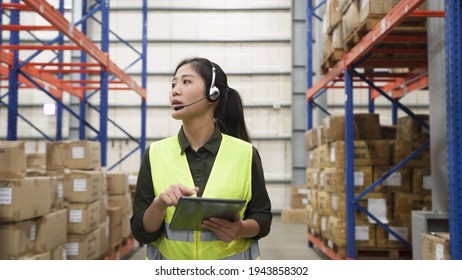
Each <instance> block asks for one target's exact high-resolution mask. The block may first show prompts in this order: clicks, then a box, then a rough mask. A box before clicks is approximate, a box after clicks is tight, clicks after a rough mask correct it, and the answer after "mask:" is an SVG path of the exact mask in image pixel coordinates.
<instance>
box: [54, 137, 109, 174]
mask: <svg viewBox="0 0 462 280" xmlns="http://www.w3.org/2000/svg"><path fill="white" fill-rule="evenodd" d="M46 163H47V164H46V165H47V169H48V170H62V169H64V168H70V169H82V170H93V169H100V168H101V148H100V143H99V142H96V141H66V142H49V143H47V145H46Z"/></svg>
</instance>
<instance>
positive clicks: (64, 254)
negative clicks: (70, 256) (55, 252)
mask: <svg viewBox="0 0 462 280" xmlns="http://www.w3.org/2000/svg"><path fill="white" fill-rule="evenodd" d="M66 253H67V252H66V251H64V250H62V252H61V258H62V260H67V254H66Z"/></svg>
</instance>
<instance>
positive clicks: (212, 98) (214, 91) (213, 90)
mask: <svg viewBox="0 0 462 280" xmlns="http://www.w3.org/2000/svg"><path fill="white" fill-rule="evenodd" d="M210 64H211V65H212V82H211V83H210V89H209V92H208V93H207V92H206V93H205V97H206V98H207V100H208V101H209V102H211V103H213V102H217V101H218V98H219V97H220V90H219V89H218V88H217V87H216V86H215V77H216V74H217V73H216V72H217V71H216V69H215V66H213V63H212V62H210Z"/></svg>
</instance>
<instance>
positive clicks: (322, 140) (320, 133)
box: [316, 124, 327, 147]
mask: <svg viewBox="0 0 462 280" xmlns="http://www.w3.org/2000/svg"><path fill="white" fill-rule="evenodd" d="M316 136H317V137H318V139H317V142H318V147H321V146H322V145H324V144H326V143H327V139H326V127H325V126H324V125H323V124H322V125H320V126H318V128H317V129H316Z"/></svg>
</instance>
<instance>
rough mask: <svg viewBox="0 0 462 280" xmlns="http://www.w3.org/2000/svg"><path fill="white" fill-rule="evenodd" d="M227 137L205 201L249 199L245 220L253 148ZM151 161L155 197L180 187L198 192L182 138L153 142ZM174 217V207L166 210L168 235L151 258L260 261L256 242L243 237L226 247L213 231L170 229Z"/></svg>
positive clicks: (154, 248)
mask: <svg viewBox="0 0 462 280" xmlns="http://www.w3.org/2000/svg"><path fill="white" fill-rule="evenodd" d="M222 136H223V138H222V142H221V145H220V149H219V150H218V154H217V157H216V159H215V162H214V165H213V167H212V171H211V173H210V176H209V179H208V181H207V185H206V187H205V190H204V193H203V195H202V197H209V198H233V199H244V200H246V203H245V206H244V208H243V209H242V211H241V212H240V217H241V218H243V216H244V212H245V209H246V207H247V204H248V202H249V201H250V199H251V197H252V189H251V174H252V145H251V144H249V143H247V142H244V141H242V140H240V139H237V138H234V137H231V136H228V135H225V134H222ZM149 160H150V163H151V175H152V180H153V185H154V194H155V196H156V197H157V196H159V194H160V193H161V192H163V191H164V190H166V189H167V188H168V187H170V186H171V185H172V184H175V183H181V184H183V185H185V186H188V187H191V188H192V187H194V181H193V178H192V176H191V172H190V169H189V165H188V160H187V158H186V154H185V153H183V154H181V148H180V145H179V143H178V137H177V136H174V137H170V138H167V139H163V140H161V141H157V142H154V143H152V144H151V147H150V149H149ZM174 212H175V207H174V206H171V207H169V208H167V212H166V214H165V217H164V222H165V223H164V228H163V234H162V235H161V236H160V237H159V238H158V239H157V240H156V241H155V242H152V243H151V244H149V245H148V247H147V258H148V259H171V260H187V259H195V260H214V259H258V258H259V257H260V252H259V248H258V242H257V241H255V240H252V239H248V238H238V239H235V240H233V241H231V242H229V243H225V242H223V241H221V240H220V239H218V237H217V236H216V235H215V234H214V233H213V232H211V231H192V230H191V231H189V230H172V229H170V228H169V225H170V222H171V220H172V217H173V213H174Z"/></svg>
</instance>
